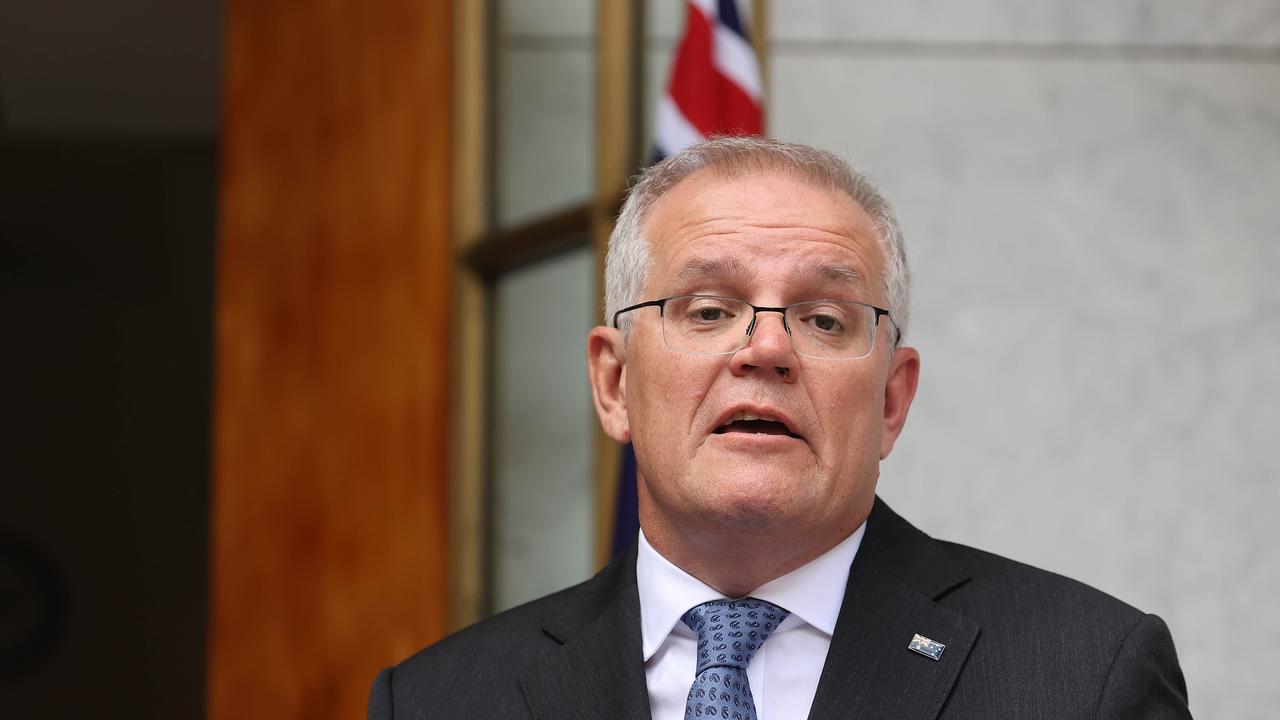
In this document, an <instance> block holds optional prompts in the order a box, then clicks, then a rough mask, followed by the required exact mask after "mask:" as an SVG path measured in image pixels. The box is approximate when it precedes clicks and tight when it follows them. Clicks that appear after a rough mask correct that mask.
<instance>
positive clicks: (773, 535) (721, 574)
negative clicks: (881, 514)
mask: <svg viewBox="0 0 1280 720" xmlns="http://www.w3.org/2000/svg"><path fill="white" fill-rule="evenodd" d="M865 519H866V518H865V517H857V518H852V519H851V520H850V521H849V523H848V526H847V527H843V526H842V527H840V528H837V532H831V533H825V534H822V535H817V534H814V533H812V532H811V531H810V532H808V533H806V532H801V531H795V532H786V531H781V532H767V533H765V532H760V531H759V530H758V529H751V530H749V531H734V530H725V529H723V528H714V529H710V530H696V531H693V532H690V531H687V530H682V531H680V532H671V531H669V529H668V528H667V527H665V526H664V525H663V524H662V523H656V522H651V523H644V522H643V520H642V522H641V526H642V527H643V528H644V534H645V538H646V539H647V540H648V541H649V544H650V545H652V546H653V549H654V550H656V551H658V553H659V554H661V555H662V556H663V557H665V558H666V559H667V560H668V561H670V562H671V564H673V565H675V566H676V567H678V568H680V569H681V570H683V571H685V572H686V573H688V574H690V575H692V576H693V577H695V578H697V579H698V580H700V581H702V582H703V583H706V584H707V585H708V586H710V587H712V588H714V589H715V590H716V591H717V592H720V593H723V594H724V596H725V597H730V598H737V597H744V596H746V595H748V594H750V593H751V591H753V590H755V589H756V588H758V587H760V586H761V585H764V584H765V583H767V582H769V581H770V580H773V579H775V578H779V577H782V576H783V575H786V574H787V573H789V572H791V571H793V570H795V569H797V568H799V567H802V566H803V565H805V564H806V563H809V562H810V561H812V560H814V559H815V558H817V557H818V556H820V555H822V554H823V553H825V552H827V551H828V550H830V549H831V548H833V547H835V546H836V545H838V544H840V542H842V541H843V540H845V539H846V538H848V537H849V536H850V535H851V534H853V532H854V531H855V530H857V529H858V527H859V526H860V525H862V522H863V521H864V520H865Z"/></svg>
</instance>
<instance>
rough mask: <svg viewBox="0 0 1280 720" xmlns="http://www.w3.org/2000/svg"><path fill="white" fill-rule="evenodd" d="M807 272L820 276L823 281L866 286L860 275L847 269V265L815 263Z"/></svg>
mask: <svg viewBox="0 0 1280 720" xmlns="http://www.w3.org/2000/svg"><path fill="white" fill-rule="evenodd" d="M809 271H810V272H812V273H813V274H815V275H819V276H821V277H822V278H823V279H824V280H834V281H836V282H847V283H853V284H854V285H858V286H865V285H866V282H867V281H866V278H864V277H863V276H862V273H860V272H858V271H857V270H855V269H853V268H851V267H849V266H848V265H829V264H827V263H815V264H813V265H811V266H809Z"/></svg>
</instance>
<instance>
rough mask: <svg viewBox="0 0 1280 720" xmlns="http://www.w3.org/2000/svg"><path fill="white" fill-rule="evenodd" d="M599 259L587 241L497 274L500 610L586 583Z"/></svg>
mask: <svg viewBox="0 0 1280 720" xmlns="http://www.w3.org/2000/svg"><path fill="white" fill-rule="evenodd" d="M594 274H595V258H594V256H593V254H592V252H591V251H590V250H589V249H587V248H584V249H582V250H578V251H575V252H572V253H568V254H565V255H560V256H558V257H555V258H551V259H549V260H544V261H542V262H539V263H537V264H535V265H530V266H528V267H526V268H522V269H520V270H516V271H513V272H511V273H509V274H507V275H505V276H503V278H502V279H501V280H500V281H499V282H498V284H497V289H496V292H495V296H494V302H495V319H496V322H497V333H496V338H495V340H496V342H495V343H494V349H495V352H496V353H497V355H496V357H495V358H494V372H495V376H496V377H495V407H494V409H495V414H494V418H493V427H494V431H495V432H494V438H493V444H492V448H493V452H494V453H495V454H494V473H493V476H494V500H495V502H494V518H493V520H494V526H493V542H494V550H495V552H494V555H495V562H494V578H493V582H494V585H493V590H494V593H493V598H494V609H495V610H503V609H505V608H509V607H512V606H513V605H518V604H519V603H522V602H524V601H526V600H532V599H533V598H536V597H539V596H542V595H545V594H547V593H550V592H553V591H555V590H559V589H561V588H564V587H567V586H569V585H572V584H574V583H577V582H580V581H582V580H584V579H586V577H587V576H588V575H589V574H590V573H591V571H592V569H593V562H594V560H593V557H594V552H593V547H592V540H593V528H594V525H595V520H594V511H593V503H592V497H593V488H592V485H593V483H592V465H591V458H592V443H593V441H594V437H595V435H594V433H595V426H596V417H595V412H594V410H593V409H592V406H591V393H590V389H589V387H588V385H587V367H586V336H587V331H588V330H589V329H590V328H591V327H592V326H593V325H594V324H595V319H596V318H595V307H594V304H593V303H592V302H591V297H592V293H593V292H594V288H595V280H594Z"/></svg>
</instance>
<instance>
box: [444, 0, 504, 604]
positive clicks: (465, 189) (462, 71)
mask: <svg viewBox="0 0 1280 720" xmlns="http://www.w3.org/2000/svg"><path fill="white" fill-rule="evenodd" d="M493 4H494V0H459V1H458V2H457V3H456V5H455V8H456V12H455V16H454V83H455V84H454V88H455V93H454V109H453V118H454V162H453V235H454V252H455V256H454V257H455V261H454V262H455V264H454V276H453V290H454V308H455V312H454V332H453V380H454V382H453V426H452V427H453V453H452V457H451V458H450V460H451V470H452V472H451V474H452V481H451V483H450V498H449V503H450V509H449V521H450V542H449V546H450V547H449V549H450V573H449V577H450V582H449V590H450V603H449V610H450V612H449V616H450V617H449V624H450V627H451V629H458V628H461V627H464V626H466V625H470V624H471V623H474V622H475V621H477V620H479V619H480V618H481V617H483V616H484V614H485V611H486V610H487V609H488V606H489V602H488V594H489V593H488V590H489V587H488V586H489V583H488V570H487V560H488V556H489V552H488V527H489V526H488V515H487V513H486V506H487V500H488V492H487V477H486V473H487V468H488V446H487V444H486V441H487V439H488V437H489V432H488V399H489V387H488V382H489V362H490V352H489V350H490V348H489V344H490V343H489V325H490V322H489V318H490V313H491V310H490V308H489V292H488V288H487V287H486V286H485V283H484V282H483V281H482V280H481V279H480V276H479V274H477V273H476V272H475V271H474V269H473V268H472V267H470V264H469V263H467V262H466V261H465V259H463V258H465V256H466V255H467V254H468V253H469V252H470V251H471V249H472V248H473V247H474V246H475V244H476V243H478V242H479V241H480V238H481V237H482V236H483V235H484V233H485V232H486V231H487V230H488V228H489V226H490V225H491V224H492V223H491V219H492V217H493V203H492V202H491V195H492V193H491V192H490V189H491V187H492V186H493V181H492V178H493V163H492V160H493V153H492V146H493V113H492V111H491V108H493V107H494V102H493V97H492V95H493V85H494V83H493V80H492V78H493V37H494V34H495V32H494V31H495V28H494V24H495V17H494V16H495V13H494V8H493Z"/></svg>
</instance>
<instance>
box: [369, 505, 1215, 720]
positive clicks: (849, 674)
mask: <svg viewBox="0 0 1280 720" xmlns="http://www.w3.org/2000/svg"><path fill="white" fill-rule="evenodd" d="M635 558H636V550H635V546H634V544H633V545H632V548H631V550H630V552H628V553H627V554H626V555H624V556H623V557H621V558H619V559H618V560H616V561H614V562H613V563H611V564H610V565H608V566H607V567H605V568H604V569H603V570H601V571H600V573H599V574H598V575H596V576H595V577H594V578H592V579H591V580H588V581H587V582H585V583H582V584H581V585H577V586H575V587H572V588H569V589H568V590H564V591H561V592H559V593H556V594H554V595H550V596H548V597H545V598H542V599H540V600H536V601H534V602H531V603H529V604H527V605H523V606H521V607H518V608H515V609H513V610H509V611H507V612H504V613H502V614H499V615H497V616H495V617H493V618H490V619H488V620H485V621H484V622H481V623H479V624H477V625H474V626H472V627H469V628H467V629H465V630H462V631H461V632H458V633H456V634H454V635H452V636H450V637H448V638H445V639H444V640H442V641H440V642H439V643H436V644H435V645H432V646H431V647H429V648H427V649H426V650H423V651H422V652H420V653H418V654H417V655H414V656H413V657H411V658H409V659H408V660H405V661H404V662H402V663H401V664H400V665H398V666H396V667H394V668H388V669H386V670H383V671H382V672H381V673H379V674H378V677H377V679H376V680H375V681H374V684H373V693H372V695H371V697H370V699H369V718H370V720H375V719H376V720H383V719H386V720H390V718H399V719H400V720H407V719H408V718H414V719H415V720H418V719H421V718H549V719H550V718H554V719H556V720H561V719H564V718H609V719H614V718H648V717H649V700H648V691H647V689H646V688H645V676H644V665H643V662H642V657H641V649H640V602H639V596H638V594H637V592H636V574H635ZM916 633H919V634H921V635H924V636H926V637H928V638H931V639H933V640H936V641H938V642H941V643H943V644H945V645H946V649H945V650H944V651H943V653H942V656H941V659H939V660H937V661H935V660H932V659H930V658H928V657H925V656H923V655H919V654H917V653H915V652H911V651H909V650H908V649H907V645H908V644H909V643H910V642H911V639H912V636H914V635H915V634H916ZM692 681H693V678H692V677H690V682H692ZM1186 697H1187V692H1186V686H1185V684H1184V682H1183V678H1182V671H1181V670H1180V668H1179V667H1178V659H1177V656H1176V655H1175V653H1174V649H1173V640H1172V638H1171V637H1170V635H1169V630H1168V628H1167V627H1166V626H1165V624H1164V623H1163V622H1162V621H1161V620H1160V619H1159V618H1158V617H1156V616H1154V615H1145V614H1143V613H1142V612H1139V611H1138V610H1136V609H1134V608H1132V607H1130V606H1128V605H1125V604H1124V603H1122V602H1120V601H1119V600H1116V599H1114V598H1112V597H1110V596H1108V595H1105V594H1103V593H1101V592H1099V591H1097V590H1094V589H1092V588H1090V587H1088V586H1086V585H1083V584H1081V583H1078V582H1075V581H1073V580H1069V579H1067V578H1064V577H1061V576H1058V575H1053V574H1050V573H1047V572H1044V571H1042V570H1037V569H1035V568H1032V567H1029V566H1026V565H1022V564H1020V563H1016V562H1013V561H1011V560H1006V559H1004V558H1001V557H997V556H995V555H991V554H989V553H985V552H982V551H979V550H974V549H972V548H968V547H964V546H962V545H955V544H952V543H946V542H940V541H937V540H933V539H931V538H930V537H928V536H927V535H925V534H924V533H922V532H920V531H919V530H917V529H916V528H914V527H913V526H911V525H910V524H909V523H907V522H906V521H905V520H903V519H902V518H901V517H899V516H898V515H897V514H896V513H894V512H893V511H892V510H890V509H889V508H888V507H887V506H886V505H884V503H882V502H880V501H879V500H877V501H876V505H875V508H874V509H873V510H872V512H871V516H870V518H869V519H868V521H867V531H866V534H865V536H864V537H863V540H862V546H861V548H860V549H859V551H858V555H857V557H856V559H855V560H854V563H853V568H852V571H851V572H850V574H849V583H848V587H847V590H846V591H845V599H844V605H843V607H842V608H841V610H840V616H839V619H838V621H837V623H836V629H835V634H834V635H833V636H832V638H831V649H830V651H829V652H828V654H827V661H826V665H825V666H824V668H823V671H822V677H821V679H820V681H819V683H818V690H817V694H816V695H815V697H814V702H813V709H812V712H811V714H810V716H809V717H810V718H814V719H819V718H821V719H828V718H830V719H833V720H834V718H868V719H880V718H892V719H895V720H897V719H901V720H907V719H912V720H924V719H926V718H1187V717H1190V713H1189V712H1188V711H1187V701H1186Z"/></svg>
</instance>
